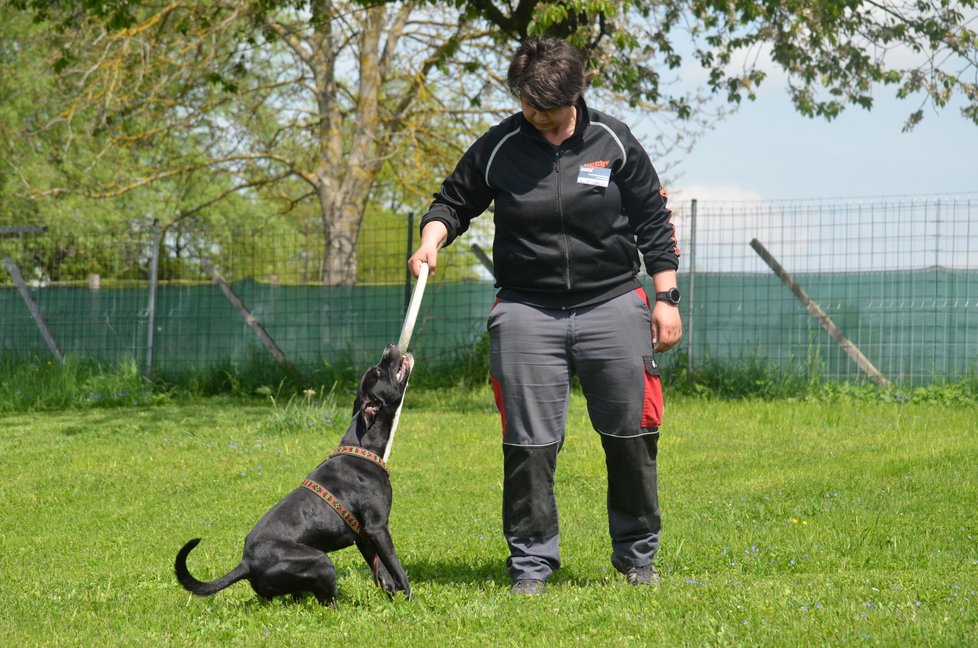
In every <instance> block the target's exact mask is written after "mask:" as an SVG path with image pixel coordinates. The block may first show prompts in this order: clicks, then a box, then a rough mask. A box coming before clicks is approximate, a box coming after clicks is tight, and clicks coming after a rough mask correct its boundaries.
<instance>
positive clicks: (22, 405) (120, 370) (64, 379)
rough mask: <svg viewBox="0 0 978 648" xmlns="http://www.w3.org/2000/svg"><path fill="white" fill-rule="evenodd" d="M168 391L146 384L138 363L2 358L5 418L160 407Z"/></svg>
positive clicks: (0, 402) (0, 396)
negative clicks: (7, 415) (28, 413)
mask: <svg viewBox="0 0 978 648" xmlns="http://www.w3.org/2000/svg"><path fill="white" fill-rule="evenodd" d="M169 398H170V394H169V391H168V389H167V388H165V387H163V386H156V387H155V388H154V386H152V385H149V384H147V383H146V382H145V381H144V380H143V378H142V376H141V375H140V372H139V369H138V367H137V366H136V363H135V362H133V361H131V360H129V361H124V362H122V363H120V364H119V365H118V366H104V365H102V364H100V363H99V362H98V361H96V360H93V359H90V358H73V357H71V356H69V357H67V358H66V359H65V362H64V364H61V363H58V362H56V361H53V360H47V359H43V358H38V357H33V358H20V357H17V356H16V355H15V354H5V355H4V356H3V357H2V358H0V412H11V411H25V410H33V411H45V410H63V409H74V408H87V407H122V406H128V405H156V404H160V403H164V402H167V401H169Z"/></svg>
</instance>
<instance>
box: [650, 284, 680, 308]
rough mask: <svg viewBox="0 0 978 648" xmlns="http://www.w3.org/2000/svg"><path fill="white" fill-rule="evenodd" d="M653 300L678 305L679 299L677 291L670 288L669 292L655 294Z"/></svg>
mask: <svg viewBox="0 0 978 648" xmlns="http://www.w3.org/2000/svg"><path fill="white" fill-rule="evenodd" d="M655 298H656V299H657V300H659V301H664V302H669V303H670V304H678V303H679V299H680V294H679V289H678V288H670V289H669V290H665V291H663V292H660V293H656V294H655Z"/></svg>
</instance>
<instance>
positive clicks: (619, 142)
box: [591, 122, 628, 167]
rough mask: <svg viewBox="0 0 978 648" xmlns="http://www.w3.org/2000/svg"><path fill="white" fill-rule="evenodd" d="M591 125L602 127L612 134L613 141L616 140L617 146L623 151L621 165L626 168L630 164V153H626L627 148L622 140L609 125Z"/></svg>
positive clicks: (598, 123) (594, 123)
mask: <svg viewBox="0 0 978 648" xmlns="http://www.w3.org/2000/svg"><path fill="white" fill-rule="evenodd" d="M591 125H592V126H600V127H601V128H603V129H605V130H606V131H608V133H610V134H611V137H612V139H614V140H615V144H617V145H618V148H620V149H621V165H622V167H624V166H625V164H626V163H627V162H628V153H626V152H625V147H624V145H622V143H621V140H620V139H618V136H617V135H615V131H613V130H611V127H610V126H608V124H602V123H601V122H591Z"/></svg>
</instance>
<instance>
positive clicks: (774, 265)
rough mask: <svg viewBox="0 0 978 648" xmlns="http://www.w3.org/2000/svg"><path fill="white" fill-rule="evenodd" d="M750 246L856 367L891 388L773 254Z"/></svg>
mask: <svg viewBox="0 0 978 648" xmlns="http://www.w3.org/2000/svg"><path fill="white" fill-rule="evenodd" d="M750 246H751V247H752V248H754V251H755V252H757V254H758V256H760V257H761V258H762V259H764V262H765V263H766V264H768V266H769V267H770V268H771V270H773V271H774V274H776V275H778V278H779V279H780V280H781V282H782V283H783V284H784V285H785V286H787V287H788V290H790V291H791V292H792V293H793V294H794V296H795V297H797V298H798V301H800V302H801V303H802V305H803V306H804V307H805V308H806V309H807V310H808V312H809V313H811V315H812V317H814V318H815V319H817V320H818V323H819V324H821V325H822V328H824V329H825V330H826V331H828V332H829V335H831V336H832V337H834V338H835V340H836V341H837V342H838V343H839V346H841V347H842V350H843V351H845V352H846V355H848V356H849V358H850V359H851V360H852V361H853V362H855V363H856V366H857V367H859V369H860V370H861V371H862V372H863V373H864V374H866V376H867V377H869V379H870V380H872V381H873V382H874V383H876V384H877V385H879V386H880V387H889V386H890V385H891V383H890V381H889V380H888V379H887V378H886V376H884V375H883V374H882V373H880V370H879V369H877V368H876V366H875V365H873V363H872V362H870V360H869V358H867V357H866V356H865V355H863V352H862V351H860V350H859V347H857V346H856V345H855V344H853V342H852V340H850V339H849V338H847V337H846V336H845V334H844V333H843V332H842V330H841V329H840V328H839V327H838V326H836V325H835V322H833V321H832V318H831V317H829V315H828V313H826V312H825V311H824V310H822V307H821V306H819V305H818V303H816V302H815V300H814V299H812V298H811V296H810V295H809V294H808V293H807V292H805V289H804V288H802V287H801V286H799V285H798V282H797V281H795V280H794V278H793V277H792V276H791V275H790V274H788V271H787V270H785V269H784V268H783V267H782V266H781V264H780V263H778V261H777V260H776V259H775V258H774V257H773V256H772V255H771V253H770V252H768V251H767V248H765V247H764V246H763V245H762V244H761V242H760V241H758V240H757V239H751V242H750Z"/></svg>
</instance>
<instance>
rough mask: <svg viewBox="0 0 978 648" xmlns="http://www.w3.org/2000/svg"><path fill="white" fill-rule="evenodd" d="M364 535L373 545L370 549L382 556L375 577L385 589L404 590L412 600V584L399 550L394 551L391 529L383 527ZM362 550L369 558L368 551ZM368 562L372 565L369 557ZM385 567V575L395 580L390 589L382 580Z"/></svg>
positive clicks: (366, 532) (388, 590) (391, 580)
mask: <svg viewBox="0 0 978 648" xmlns="http://www.w3.org/2000/svg"><path fill="white" fill-rule="evenodd" d="M364 535H365V536H366V542H368V543H369V544H370V545H371V547H370V551H371V552H372V553H373V554H374V555H375V556H376V557H378V558H380V561H379V562H378V563H377V567H376V568H375V570H374V578H375V579H377V581H378V583H380V585H381V587H383V588H384V591H386V592H388V593H393V592H396V591H401V592H404V593H405V594H406V595H407V597H408V599H409V600H410V599H411V598H412V596H411V584H410V583H408V578H407V573H406V572H405V571H404V567H403V566H401V561H400V560H399V559H398V557H397V552H395V551H394V541H393V540H392V539H391V533H390V529H388V528H387V527H383V528H381V529H377V530H373V531H365V532H364ZM360 542H361V541H360V540H358V541H357V546H358V547H360ZM360 552H361V553H363V555H364V558H367V552H366V551H365V550H364V549H363V548H362V547H361V548H360ZM367 563H368V564H371V566H372V564H373V561H372V559H370V558H367ZM385 568H386V569H385ZM383 569H385V571H386V572H387V573H386V574H385V575H384V576H385V577H386V578H389V579H390V580H389V581H388V582H393V589H389V588H388V587H387V586H386V584H385V583H384V582H383V581H382V580H381V574H382V573H383V572H382V571H381V570H383Z"/></svg>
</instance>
